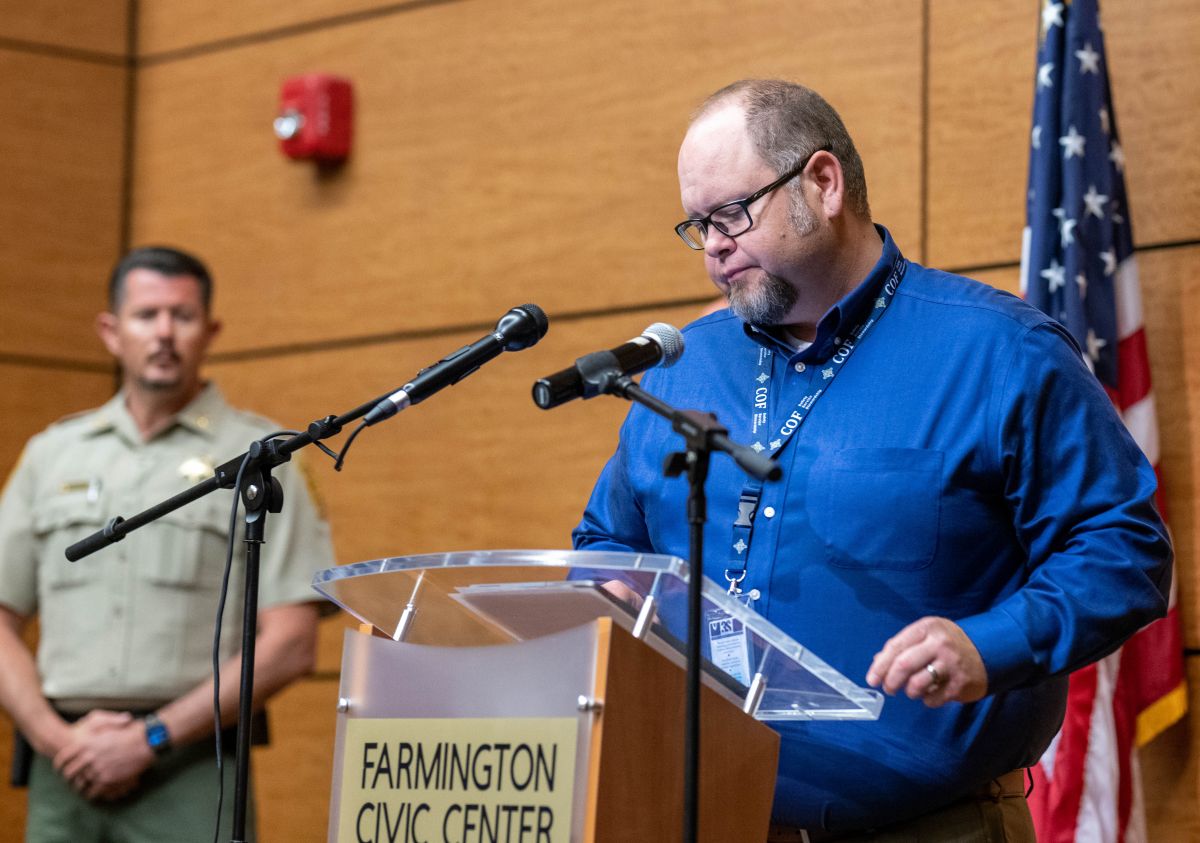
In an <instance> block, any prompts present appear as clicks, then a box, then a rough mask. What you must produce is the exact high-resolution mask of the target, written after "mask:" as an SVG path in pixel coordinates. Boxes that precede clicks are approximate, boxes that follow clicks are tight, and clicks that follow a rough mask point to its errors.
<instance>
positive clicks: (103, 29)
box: [0, 0, 129, 125]
mask: <svg viewBox="0 0 1200 843" xmlns="http://www.w3.org/2000/svg"><path fill="white" fill-rule="evenodd" d="M128 12H129V0H34V2H31V0H0V38H12V39H16V40H18V41H28V42H33V43H36V44H46V45H51V46H55V47H65V48H68V49H76V50H88V51H94V52H99V53H108V54H110V55H113V56H124V55H125V39H126V30H127V29H128V19H129V14H128ZM6 125H11V124H6Z"/></svg>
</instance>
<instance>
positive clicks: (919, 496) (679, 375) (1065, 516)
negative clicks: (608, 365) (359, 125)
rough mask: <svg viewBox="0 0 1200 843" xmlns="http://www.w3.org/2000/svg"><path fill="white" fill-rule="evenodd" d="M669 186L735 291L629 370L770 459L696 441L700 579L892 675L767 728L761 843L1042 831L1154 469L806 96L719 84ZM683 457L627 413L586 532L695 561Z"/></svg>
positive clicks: (1069, 344)
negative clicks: (1041, 800)
mask: <svg viewBox="0 0 1200 843" xmlns="http://www.w3.org/2000/svg"><path fill="white" fill-rule="evenodd" d="M679 182H680V193H681V197H682V200H683V207H684V210H685V212H686V213H687V214H688V216H689V219H688V220H686V221H684V222H683V223H680V225H679V226H678V227H677V229H676V230H677V232H678V233H679V235H680V237H681V238H682V239H683V240H684V242H685V243H686V244H687V245H688V246H690V247H691V248H693V249H696V250H697V251H702V252H703V257H704V263H705V267H706V269H707V271H708V274H709V276H710V278H711V279H712V280H713V282H714V283H715V284H716V285H717V287H718V288H719V289H720V290H721V292H722V293H724V295H725V296H726V298H727V299H728V302H729V308H728V309H727V310H722V311H719V312H717V313H715V314H712V315H710V316H706V317H704V318H703V319H701V320H699V321H697V322H695V323H693V324H691V325H690V326H688V327H687V328H686V329H685V330H684V335H685V337H686V344H687V353H686V354H685V355H684V356H683V358H682V359H681V361H680V362H679V363H678V364H677V365H676V366H674V367H673V368H671V369H670V370H661V369H659V370H653V371H651V372H650V373H648V374H647V375H646V377H645V378H644V380H643V384H642V385H643V387H644V388H646V389H647V390H648V391H649V392H651V393H653V394H655V395H657V396H659V397H660V398H662V399H664V400H665V401H667V402H669V403H671V404H674V405H676V406H680V407H687V408H694V409H701V410H706V411H711V412H715V413H716V414H717V416H718V418H719V419H720V420H721V422H722V424H723V425H725V426H726V427H727V428H728V429H729V431H730V435H731V436H732V437H733V438H735V439H737V440H740V441H743V442H746V443H748V444H750V445H751V446H752V447H754V448H755V449H756V450H759V451H760V452H761V453H764V454H769V455H771V456H772V457H773V458H775V459H777V460H778V461H779V463H780V465H781V466H782V467H783V470H784V479H783V480H782V481H781V482H779V483H775V484H768V485H767V486H765V487H763V488H761V489H759V488H757V487H755V486H754V485H752V484H750V483H748V482H747V479H746V477H745V476H744V475H743V474H742V473H741V472H740V470H739V469H738V468H737V467H736V466H735V465H734V464H733V463H732V462H731V461H730V460H726V459H723V458H716V459H714V460H713V463H712V467H711V473H710V476H709V481H708V484H707V491H708V500H709V509H708V515H709V518H708V523H707V525H706V527H705V545H706V547H707V548H708V549H709V555H708V558H707V559H706V560H705V563H706V571H707V573H708V574H709V575H710V576H712V577H713V578H715V579H717V580H718V581H721V580H724V579H728V580H730V581H734V580H737V579H738V578H742V579H741V581H740V588H741V590H742V592H743V593H745V594H751V595H755V594H756V595H757V599H756V600H755V602H754V603H753V605H754V608H755V609H756V610H758V611H759V612H760V613H762V614H763V615H765V616H766V617H767V618H768V619H769V620H771V621H772V622H773V623H774V624H776V625H777V626H779V627H780V628H782V629H783V630H784V631H786V632H788V633H789V634H790V635H792V636H793V637H794V638H796V639H797V640H798V641H801V642H802V643H804V644H805V645H807V646H808V647H809V648H811V649H812V651H813V652H814V653H816V654H817V655H819V656H820V657H821V658H823V659H825V660H826V661H828V662H829V663H830V664H831V665H832V666H833V667H835V668H837V669H838V670H840V671H841V672H842V673H843V674H845V675H847V676H849V677H851V678H859V677H861V678H863V679H864V680H865V681H866V682H867V683H868V684H870V685H873V686H876V687H880V688H882V689H883V690H884V691H886V692H887V693H888V694H893V695H896V696H895V698H894V699H892V700H890V701H889V702H888V703H887V704H886V705H885V706H884V708H883V713H882V716H881V718H880V719H879V720H878V721H875V722H843V723H828V722H815V723H796V724H791V723H789V724H784V725H782V726H780V729H779V730H780V732H781V734H782V738H783V742H782V747H781V757H780V767H779V778H778V785H777V790H776V798H775V807H774V811H773V822H774V825H773V827H772V837H771V840H773V841H774V840H778V841H786V840H808V841H818V840H847V841H851V840H860V839H861V840H868V839H869V840H872V841H885V840H886V841H891V840H896V841H899V840H921V841H937V840H955V841H967V840H997V839H1004V840H1010V841H1011V840H1020V841H1025V840H1029V841H1032V840H1033V839H1034V837H1033V829H1032V823H1031V822H1030V818H1029V812H1028V808H1027V807H1026V805H1025V801H1024V775H1023V768H1025V767H1028V766H1030V765H1032V764H1034V763H1035V762H1036V761H1037V760H1038V758H1039V757H1040V756H1041V754H1042V752H1043V751H1044V750H1045V749H1046V747H1047V745H1048V744H1049V742H1050V740H1051V739H1052V738H1053V736H1054V734H1055V733H1056V731H1057V730H1058V727H1059V725H1060V723H1061V720H1062V716H1063V708H1064V703H1065V699H1066V688H1067V680H1066V676H1067V674H1068V673H1069V672H1070V671H1072V670H1075V669H1077V668H1079V667H1082V666H1084V665H1086V664H1088V663H1089V662H1092V661H1094V660H1096V659H1098V658H1100V657H1102V656H1104V655H1106V654H1108V653H1110V652H1112V651H1113V650H1114V649H1116V648H1117V647H1118V646H1119V645H1120V644H1121V643H1122V642H1123V641H1124V640H1125V639H1126V638H1127V637H1128V636H1130V635H1131V634H1132V633H1133V632H1135V631H1136V630H1137V629H1139V628H1140V627H1141V626H1143V625H1144V624H1146V623H1148V622H1150V621H1151V620H1154V619H1155V618H1157V617H1160V616H1161V615H1163V614H1164V613H1165V611H1166V605H1167V593H1168V589H1169V586H1170V571H1171V566H1170V563H1171V548H1170V544H1169V541H1168V538H1167V534H1166V530H1165V528H1164V526H1163V524H1162V522H1161V520H1160V518H1159V516H1158V514H1157V512H1156V511H1155V508H1154V504H1153V497H1154V492H1155V487H1156V483H1155V478H1154V473H1153V471H1152V469H1151V468H1150V466H1149V465H1148V464H1147V462H1146V460H1145V459H1144V457H1143V456H1142V454H1141V452H1140V451H1139V450H1138V448H1137V446H1136V444H1135V443H1134V442H1133V440H1132V439H1131V438H1130V436H1129V435H1128V434H1127V433H1126V431H1125V428H1124V426H1123V424H1122V422H1121V420H1120V418H1119V417H1118V416H1117V414H1116V412H1115V411H1114V409H1113V408H1112V406H1111V404H1110V402H1109V400H1108V398H1107V397H1106V395H1105V394H1104V392H1103V391H1102V390H1101V388H1100V386H1099V385H1098V384H1097V382H1096V381H1095V379H1094V377H1093V376H1092V375H1091V373H1090V372H1089V371H1088V369H1087V367H1086V365H1085V363H1084V361H1083V359H1082V357H1081V354H1080V351H1079V349H1078V347H1077V346H1076V345H1075V344H1074V342H1073V341H1072V340H1071V338H1070V337H1069V335H1068V334H1067V333H1066V332H1065V331H1064V330H1063V329H1062V328H1061V327H1060V326H1059V325H1058V324H1056V323H1055V322H1053V321H1051V320H1049V319H1048V318H1047V317H1045V316H1044V315H1043V314H1041V313H1040V312H1039V311H1037V310H1035V309H1034V308H1032V307H1029V306H1027V305H1025V304H1024V303H1022V302H1021V301H1019V300H1018V299H1016V298H1014V297H1013V296H1010V295H1008V294H1006V293H1002V292H999V291H997V290H995V289H993V288H990V287H987V286H985V285H982V284H979V283H977V282H974V281H971V280H968V279H965V278H961V277H958V276H954V275H949V274H947V273H943V272H938V271H935V270H931V269H927V268H925V267H922V266H920V265H918V264H915V263H912V262H910V261H908V260H906V259H905V258H904V257H903V256H902V255H901V253H900V250H899V249H898V247H897V246H896V244H895V243H894V242H893V240H892V238H891V235H890V234H889V233H888V232H887V230H886V229H884V228H883V227H882V226H877V225H875V224H873V223H872V221H871V216H870V209H869V206H868V203H867V188H866V180H865V177H864V174H863V168H862V163H861V161H860V159H859V156H858V153H857V152H856V150H855V148H854V144H853V141H852V140H851V139H850V137H849V135H848V133H847V132H846V129H845V127H844V125H843V124H842V122H841V119H840V118H839V117H838V115H837V113H836V112H835V111H834V110H833V108H832V107H830V106H829V104H828V103H826V102H825V101H824V100H823V99H822V98H821V97H820V96H819V95H817V94H816V93H815V92H813V91H810V90H808V89H806V88H802V87H800V86H796V85H792V84H789V83H784V82H775V81H746V82H740V83H735V84H734V85H731V86H729V87H728V88H725V89H722V90H721V91H718V92H717V93H716V94H714V95H713V96H712V97H710V98H709V99H708V100H707V101H706V102H705V103H704V105H703V106H702V107H701V108H700V110H699V112H698V114H697V116H696V117H695V119H694V120H693V122H692V124H691V126H690V128H689V129H688V132H687V135H686V137H685V138H684V141H683V145H682V147H681V149H680V153H679ZM743 197H744V198H743ZM678 447H679V442H678V441H677V439H676V437H675V435H674V434H673V433H672V432H671V430H670V426H669V424H668V423H667V422H665V421H663V420H662V419H660V418H659V417H658V416H655V415H653V414H652V413H650V412H649V411H646V410H644V409H642V408H640V407H637V406H635V407H634V408H633V409H632V410H631V411H630V413H629V416H628V418H627V419H626V421H625V424H624V426H623V427H622V430H621V439H620V444H619V446H618V448H617V452H616V454H615V455H614V456H613V457H612V459H611V460H610V461H609V463H608V465H607V466H606V467H605V469H604V472H603V474H602V475H601V477H600V479H599V481H598V482H597V485H596V487H595V490H594V491H593V494H592V498H591V501H590V502H589V504H588V507H587V511H586V512H585V514H584V517H583V520H582V522H581V524H580V525H579V527H578V528H577V530H576V532H575V544H576V546H577V547H579V548H591V549H600V550H629V551H641V552H656V553H668V554H674V555H677V556H681V557H684V558H686V557H687V550H688V526H687V519H686V514H685V499H686V493H687V490H686V482H685V481H684V480H683V479H681V478H671V479H668V478H665V477H664V476H663V475H662V471H661V465H662V461H663V456H664V455H665V454H666V453H667V452H669V451H672V450H677V449H678ZM739 499H740V500H742V501H743V502H745V501H750V502H751V503H752V504H753V511H754V513H755V515H754V518H753V520H752V522H751V523H750V524H749V525H746V524H745V523H743V524H742V525H741V526H737V525H735V523H734V522H735V520H736V519H737V515H738V511H739ZM998 834H1000V835H1004V836H995V835H998ZM989 835H992V836H989Z"/></svg>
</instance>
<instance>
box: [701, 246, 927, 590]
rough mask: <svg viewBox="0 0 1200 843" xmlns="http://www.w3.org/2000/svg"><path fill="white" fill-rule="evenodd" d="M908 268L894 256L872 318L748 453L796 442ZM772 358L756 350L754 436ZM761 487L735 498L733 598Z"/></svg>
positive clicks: (749, 487)
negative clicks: (765, 439) (767, 436)
mask: <svg viewBox="0 0 1200 843" xmlns="http://www.w3.org/2000/svg"><path fill="white" fill-rule="evenodd" d="M907 267H908V262H907V261H906V260H905V259H904V258H903V256H901V255H897V256H896V260H895V261H894V262H893V263H892V271H891V274H890V275H889V276H888V279H887V281H886V282H884V285H883V289H882V290H881V291H880V294H879V297H878V298H876V299H875V305H874V307H872V308H871V310H870V312H869V313H867V315H866V316H865V317H864V318H863V320H862V321H861V322H859V323H858V324H857V325H856V326H855V327H854V328H853V329H852V330H851V331H849V332H847V333H846V334H845V335H843V338H842V339H840V340H838V347H837V350H836V351H834V353H833V356H831V357H830V358H829V362H828V364H827V365H826V366H825V367H824V368H822V369H821V377H820V378H814V380H813V386H812V387H811V388H810V389H809V390H808V391H807V392H805V394H804V396H803V397H801V399H800V400H799V401H798V402H797V404H796V407H795V409H793V410H792V411H791V413H789V415H788V417H787V418H786V419H784V420H783V423H782V424H781V425H779V427H778V429H777V430H775V431H774V437H773V438H771V439H770V440H769V441H768V443H767V444H766V445H764V444H763V443H762V441H760V440H756V441H755V442H754V444H753V445H751V446H750V447H752V448H754V450H756V451H758V452H759V453H762V452H763V451H768V452H769V455H770V458H771V459H778V458H779V455H780V454H781V453H783V451H784V449H785V448H786V447H787V445H788V443H789V442H791V441H792V439H793V438H794V437H795V434H796V431H797V430H799V429H800V425H802V424H804V421H805V419H807V418H808V417H809V416H810V415H811V414H812V408H813V406H814V405H815V404H816V403H817V400H818V399H819V398H820V397H821V396H822V395H823V394H825V392H827V391H828V390H829V386H830V384H831V383H832V382H833V379H834V378H835V377H837V375H838V372H840V371H841V370H842V367H843V366H845V365H846V361H847V360H849V359H850V355H851V354H853V353H854V350H855V349H856V348H858V346H859V345H861V344H862V341H863V337H865V336H866V335H867V331H869V330H871V328H872V327H873V326H874V325H875V323H876V322H878V321H879V319H880V317H882V316H883V313H884V311H885V310H887V307H888V305H890V304H891V303H892V299H894V298H895V296H896V288H897V287H899V286H900V281H901V279H902V278H904V271H905V269H907ZM773 357H774V352H773V351H771V350H770V349H768V348H760V349H759V350H758V374H756V375H755V376H754V380H755V383H756V386H755V387H754V399H753V404H754V408H753V412H752V414H751V418H752V419H753V433H754V434H755V435H757V434H758V432H759V431H760V430H762V429H770V426H769V422H768V418H767V412H766V411H767V409H768V408H769V407H770V405H771V402H770V396H771V390H770V384H771V363H772V359H773ZM762 488H763V484H762V481H761V480H757V479H754V478H751V479H750V480H748V481H747V482H746V485H745V486H743V487H742V493H741V495H740V496H739V497H738V512H737V518H736V520H734V522H733V540H732V542H731V545H732V546H731V548H730V550H731V551H732V553H731V554H730V557H729V563H728V565H727V566H726V568H725V579H726V581H728V583H729V593H730V594H732V595H735V596H739V597H740V596H741V595H742V590H741V588H740V584H741V582H742V580H744V579H745V578H746V561H747V559H748V558H749V554H748V552H747V551H749V550H750V540H751V538H752V537H753V534H754V516H755V515H756V514H757V512H758V503H759V500H760V499H761V498H762ZM757 597H758V594H757V590H754V591H751V592H750V593H749V594H748V595H746V597H744V598H742V599H743V600H744V601H745V602H746V604H747V605H750V603H752V602H753V601H754V600H755V599H757Z"/></svg>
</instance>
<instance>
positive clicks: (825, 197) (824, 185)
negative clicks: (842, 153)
mask: <svg viewBox="0 0 1200 843" xmlns="http://www.w3.org/2000/svg"><path fill="white" fill-rule="evenodd" d="M809 175H810V176H811V177H812V180H813V182H814V183H815V184H816V185H817V188H818V190H819V191H820V198H821V206H822V208H824V210H825V216H826V217H828V218H830V219H833V218H834V217H838V216H841V214H842V209H843V208H844V207H845V200H846V178H845V175H844V174H843V173H842V162H841V161H839V160H838V159H837V156H836V155H834V154H833V153H832V152H826V151H824V150H820V151H818V152H817V153H815V154H814V155H813V157H812V163H810V164H809Z"/></svg>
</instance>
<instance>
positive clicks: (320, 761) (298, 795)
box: [225, 679, 338, 843]
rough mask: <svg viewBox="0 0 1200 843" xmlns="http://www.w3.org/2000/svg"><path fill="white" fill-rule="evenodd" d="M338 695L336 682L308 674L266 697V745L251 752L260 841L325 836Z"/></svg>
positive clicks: (303, 841) (283, 842) (286, 842)
mask: <svg viewBox="0 0 1200 843" xmlns="http://www.w3.org/2000/svg"><path fill="white" fill-rule="evenodd" d="M337 698H338V683H337V682H335V681H331V680H316V679H307V680H302V681H300V682H297V683H296V684H294V685H292V686H290V687H288V688H286V689H284V690H283V691H282V692H280V693H279V694H278V695H276V696H275V697H274V698H273V699H272V700H271V702H270V703H268V711H269V713H270V718H271V745H270V746H267V747H261V748H259V749H256V750H254V752H253V759H254V760H253V764H254V773H253V775H254V793H255V796H256V798H257V804H258V831H259V836H258V839H259V841H260V843H319V841H324V840H326V839H327V834H328V830H329V794H330V787H331V786H332V784H333V739H334V733H335V731H336V728H337V719H336V718H337ZM225 798H226V799H229V798H231V794H230V793H228V792H227V793H226V794H225Z"/></svg>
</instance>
